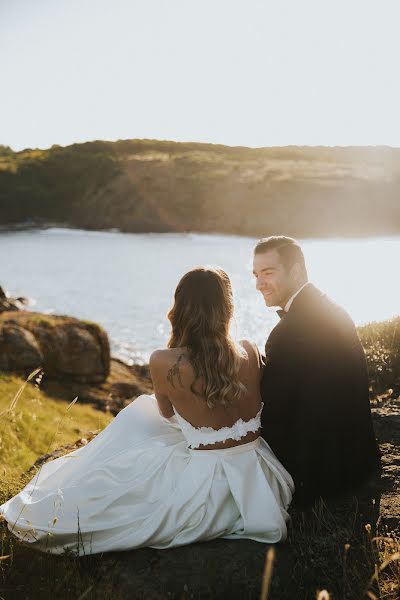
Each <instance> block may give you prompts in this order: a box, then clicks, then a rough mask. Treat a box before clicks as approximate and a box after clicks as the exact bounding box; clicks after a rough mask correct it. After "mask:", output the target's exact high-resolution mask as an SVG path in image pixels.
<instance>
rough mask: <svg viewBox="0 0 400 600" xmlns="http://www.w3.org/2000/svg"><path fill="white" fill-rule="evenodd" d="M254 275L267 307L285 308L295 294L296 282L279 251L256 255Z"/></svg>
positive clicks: (268, 251)
mask: <svg viewBox="0 0 400 600" xmlns="http://www.w3.org/2000/svg"><path fill="white" fill-rule="evenodd" d="M253 273H254V277H255V278H256V287H257V289H258V291H259V292H261V293H262V295H263V296H264V300H265V304H266V305H267V306H281V307H282V308H283V307H284V306H285V304H286V302H287V301H288V300H289V298H290V297H291V296H292V294H293V291H292V290H293V287H294V281H293V276H292V273H291V271H288V270H287V269H286V268H285V266H284V264H283V263H282V261H281V258H280V256H279V253H278V251H277V250H267V252H262V253H261V254H255V255H254V260H253Z"/></svg>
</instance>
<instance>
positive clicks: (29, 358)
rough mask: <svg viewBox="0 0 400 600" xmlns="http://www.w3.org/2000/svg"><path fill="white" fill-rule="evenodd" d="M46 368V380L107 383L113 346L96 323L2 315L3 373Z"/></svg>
mask: <svg viewBox="0 0 400 600" xmlns="http://www.w3.org/2000/svg"><path fill="white" fill-rule="evenodd" d="M37 367H42V368H43V370H44V372H45V376H46V378H50V379H59V380H68V381H70V382H73V383H81V384H95V383H101V382H103V381H104V380H105V379H106V378H107V376H108V375H109V372H110V346H109V342H108V337H107V334H106V333H105V331H103V329H101V327H99V326H98V325H97V324H95V323H88V322H85V321H80V320H79V319H75V318H72V317H66V316H54V315H44V314H41V313H34V312H30V311H20V312H15V311H5V312H2V313H1V314H0V370H2V371H13V372H16V373H23V374H26V373H27V372H30V371H32V370H33V369H35V368H37Z"/></svg>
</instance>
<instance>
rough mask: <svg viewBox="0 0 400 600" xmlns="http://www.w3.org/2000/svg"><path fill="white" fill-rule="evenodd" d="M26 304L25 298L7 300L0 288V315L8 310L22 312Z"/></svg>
mask: <svg viewBox="0 0 400 600" xmlns="http://www.w3.org/2000/svg"><path fill="white" fill-rule="evenodd" d="M27 303H28V300H27V299H26V298H9V297H8V296H7V294H6V293H5V291H4V290H3V288H2V287H1V286H0V313H2V312H5V311H10V310H12V311H16V310H22V309H23V307H24V305H25V304H27Z"/></svg>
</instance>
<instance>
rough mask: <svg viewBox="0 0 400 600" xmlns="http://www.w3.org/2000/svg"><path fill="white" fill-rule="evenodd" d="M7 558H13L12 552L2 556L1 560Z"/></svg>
mask: <svg viewBox="0 0 400 600" xmlns="http://www.w3.org/2000/svg"><path fill="white" fill-rule="evenodd" d="M7 558H11V554H5V555H4V556H0V560H7Z"/></svg>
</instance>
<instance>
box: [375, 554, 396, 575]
mask: <svg viewBox="0 0 400 600" xmlns="http://www.w3.org/2000/svg"><path fill="white" fill-rule="evenodd" d="M396 560H400V552H395V553H394V554H392V555H391V556H389V558H388V559H387V560H385V561H384V562H383V563H382V564H381V566H380V567H379V570H380V571H383V570H384V569H386V567H387V566H388V565H389V564H390V563H391V562H395V561H396Z"/></svg>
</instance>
